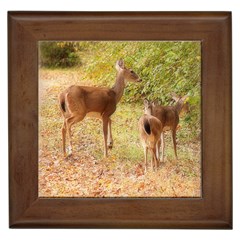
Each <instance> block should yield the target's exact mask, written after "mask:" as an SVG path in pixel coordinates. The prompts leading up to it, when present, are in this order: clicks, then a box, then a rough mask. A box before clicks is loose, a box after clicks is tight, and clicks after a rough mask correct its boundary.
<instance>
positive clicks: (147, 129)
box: [143, 118, 151, 135]
mask: <svg viewBox="0 0 240 240" xmlns="http://www.w3.org/2000/svg"><path fill="white" fill-rule="evenodd" d="M143 127H144V130H145V132H146V133H147V134H148V135H150V134H151V125H150V122H149V120H148V119H146V118H145V119H144V122H143Z"/></svg>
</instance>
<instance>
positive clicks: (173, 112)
mask: <svg viewBox="0 0 240 240" xmlns="http://www.w3.org/2000/svg"><path fill="white" fill-rule="evenodd" d="M187 97H188V96H183V97H178V96H177V95H176V94H174V95H173V96H172V98H173V100H174V101H175V102H176V103H175V105H174V106H161V105H157V104H156V103H155V102H153V103H150V102H148V101H146V102H145V111H146V109H148V111H149V112H151V114H152V115H153V116H155V117H156V118H158V119H159V120H160V121H161V123H162V125H163V131H162V134H161V152H162V153H161V161H164V149H165V143H164V132H165V131H167V130H171V131H172V139H173V147H174V153H175V158H176V160H177V159H178V157H177V143H176V132H177V126H178V123H179V115H180V113H181V112H182V111H185V112H188V111H189V106H188V103H187V102H186V99H187ZM159 147H160V146H159ZM158 152H159V150H158Z"/></svg>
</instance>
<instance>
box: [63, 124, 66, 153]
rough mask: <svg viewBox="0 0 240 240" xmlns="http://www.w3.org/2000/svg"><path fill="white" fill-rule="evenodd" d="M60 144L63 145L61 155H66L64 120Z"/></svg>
mask: <svg viewBox="0 0 240 240" xmlns="http://www.w3.org/2000/svg"><path fill="white" fill-rule="evenodd" d="M62 146H63V155H64V157H66V123H65V120H64V122H63V126H62Z"/></svg>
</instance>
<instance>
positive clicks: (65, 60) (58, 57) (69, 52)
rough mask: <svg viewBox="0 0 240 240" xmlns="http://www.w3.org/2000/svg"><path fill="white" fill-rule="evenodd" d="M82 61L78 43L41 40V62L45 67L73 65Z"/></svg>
mask: <svg viewBox="0 0 240 240" xmlns="http://www.w3.org/2000/svg"><path fill="white" fill-rule="evenodd" d="M79 63H80V58H79V55H78V48H77V43H75V42H41V43H40V64H41V66H44V67H72V66H75V65H77V64H79Z"/></svg>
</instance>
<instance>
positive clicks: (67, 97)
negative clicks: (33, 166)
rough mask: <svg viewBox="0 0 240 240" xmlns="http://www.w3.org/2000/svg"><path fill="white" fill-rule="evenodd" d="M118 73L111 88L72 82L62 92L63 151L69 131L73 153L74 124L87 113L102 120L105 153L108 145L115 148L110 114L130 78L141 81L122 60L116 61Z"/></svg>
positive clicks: (60, 100)
mask: <svg viewBox="0 0 240 240" xmlns="http://www.w3.org/2000/svg"><path fill="white" fill-rule="evenodd" d="M115 67H116V69H117V77H116V82H115V84H114V86H113V87H112V88H105V87H87V86H76V85H74V86H70V87H69V88H67V89H66V90H65V91H63V92H62V93H61V94H60V95H59V106H60V110H61V112H62V115H63V117H64V122H63V126H62V144H63V153H64V156H66V149H65V141H66V133H67V134H68V137H69V143H70V153H69V154H71V153H72V141H71V127H72V125H73V124H75V123H77V122H80V121H82V120H83V119H84V118H85V117H86V116H88V117H95V118H100V119H101V120H102V122H103V135H104V157H107V155H108V151H107V142H108V147H109V148H112V145H113V140H112V130H111V119H110V117H111V115H112V114H113V113H114V112H115V110H116V105H117V104H118V102H119V101H120V99H121V97H122V95H123V92H124V88H125V86H126V84H127V82H128V81H129V82H141V81H142V80H141V79H140V78H139V76H138V75H137V74H136V73H135V72H134V71H132V70H131V69H128V68H126V67H125V66H124V62H123V60H119V61H117V62H116V66H115Z"/></svg>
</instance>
